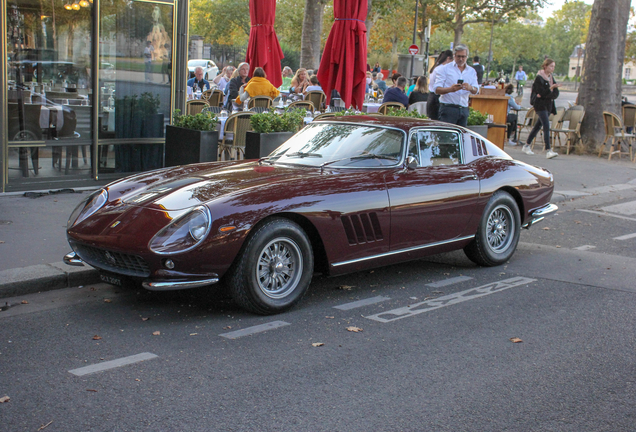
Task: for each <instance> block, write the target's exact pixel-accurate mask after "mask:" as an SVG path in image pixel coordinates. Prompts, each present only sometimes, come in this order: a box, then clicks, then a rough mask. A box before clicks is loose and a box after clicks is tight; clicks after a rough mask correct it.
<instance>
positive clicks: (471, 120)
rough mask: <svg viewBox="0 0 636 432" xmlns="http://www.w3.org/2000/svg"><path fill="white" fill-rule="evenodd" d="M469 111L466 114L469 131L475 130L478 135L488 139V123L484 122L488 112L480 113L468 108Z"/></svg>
mask: <svg viewBox="0 0 636 432" xmlns="http://www.w3.org/2000/svg"><path fill="white" fill-rule="evenodd" d="M469 109H470V112H469V114H468V127H467V129H470V130H471V131H473V132H475V133H476V134H478V135H481V136H483V137H484V138H486V139H488V125H487V124H486V120H487V119H488V113H484V114H482V113H480V112H479V111H477V110H475V109H472V108H469Z"/></svg>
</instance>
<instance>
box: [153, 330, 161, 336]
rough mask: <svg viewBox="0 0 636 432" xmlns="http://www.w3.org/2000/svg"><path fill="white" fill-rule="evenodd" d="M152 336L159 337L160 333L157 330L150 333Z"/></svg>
mask: <svg viewBox="0 0 636 432" xmlns="http://www.w3.org/2000/svg"><path fill="white" fill-rule="evenodd" d="M152 335H153V336H161V332H160V331H159V330H157V331H155V332H152Z"/></svg>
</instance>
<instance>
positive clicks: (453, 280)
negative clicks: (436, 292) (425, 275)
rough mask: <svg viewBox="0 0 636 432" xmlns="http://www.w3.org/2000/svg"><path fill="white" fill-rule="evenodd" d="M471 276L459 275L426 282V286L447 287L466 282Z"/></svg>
mask: <svg viewBox="0 0 636 432" xmlns="http://www.w3.org/2000/svg"><path fill="white" fill-rule="evenodd" d="M471 279H472V278H471V277H468V276H457V277H454V278H449V279H444V280H441V281H438V282H433V283H430V284H426V286H429V287H432V288H441V287H445V286H448V285H454V284H456V283H460V282H465V281H467V280H471Z"/></svg>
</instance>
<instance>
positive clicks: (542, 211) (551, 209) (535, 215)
mask: <svg viewBox="0 0 636 432" xmlns="http://www.w3.org/2000/svg"><path fill="white" fill-rule="evenodd" d="M558 209H559V207H558V206H557V205H556V204H552V203H550V204H546V205H544V206H543V207H541V208H538V209H536V210H535V211H533V212H532V213H531V214H530V216H531V217H532V220H530V222H528V223H526V224H525V225H523V226H522V227H521V228H525V229H528V228H530V227H531V226H532V225H534V224H536V223H537V222H541V221H542V220H543V219H545V218H546V217H548V216H552V215H553V214H554V213H556V211H557V210H558Z"/></svg>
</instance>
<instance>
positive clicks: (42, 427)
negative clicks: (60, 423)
mask: <svg viewBox="0 0 636 432" xmlns="http://www.w3.org/2000/svg"><path fill="white" fill-rule="evenodd" d="M51 423H53V420H51V421H50V422H48V423H47V424H45V425H42V426H40V429H38V432H39V431H41V430H42V429H46V428H47V427H49V426H50V425H51Z"/></svg>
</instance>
